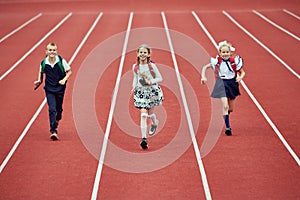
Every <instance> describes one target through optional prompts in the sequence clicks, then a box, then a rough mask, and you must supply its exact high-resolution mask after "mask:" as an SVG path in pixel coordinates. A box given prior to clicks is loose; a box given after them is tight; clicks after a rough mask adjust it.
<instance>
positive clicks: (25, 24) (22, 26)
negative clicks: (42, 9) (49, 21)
mask: <svg viewBox="0 0 300 200" xmlns="http://www.w3.org/2000/svg"><path fill="white" fill-rule="evenodd" d="M40 16H42V13H39V14H38V15H36V16H35V17H33V18H31V19H30V20H28V21H27V22H25V23H24V24H22V25H21V26H19V27H18V28H16V29H15V30H13V31H12V32H10V33H9V34H7V35H6V36H4V37H3V38H1V39H0V43H1V42H3V41H4V40H6V39H7V38H9V37H10V36H12V35H13V34H15V33H16V32H18V31H19V30H21V29H22V28H24V27H25V26H27V25H28V24H30V23H31V22H33V21H34V20H36V19H37V18H39V17H40Z"/></svg>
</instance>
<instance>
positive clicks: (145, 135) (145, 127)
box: [141, 113, 148, 138]
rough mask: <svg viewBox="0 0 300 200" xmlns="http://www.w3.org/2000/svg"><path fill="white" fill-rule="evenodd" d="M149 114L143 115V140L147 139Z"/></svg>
mask: <svg viewBox="0 0 300 200" xmlns="http://www.w3.org/2000/svg"><path fill="white" fill-rule="evenodd" d="M147 116H148V115H147V113H141V132H142V138H146V137H147Z"/></svg>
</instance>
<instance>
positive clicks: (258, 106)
mask: <svg viewBox="0 0 300 200" xmlns="http://www.w3.org/2000/svg"><path fill="white" fill-rule="evenodd" d="M192 14H193V16H194V17H195V19H196V21H197V22H198V23H199V25H200V26H201V28H202V29H203V31H204V32H205V33H206V34H207V36H208V37H209V39H210V40H211V42H212V43H213V44H214V46H215V48H216V49H218V47H217V43H216V42H215V40H214V39H213V37H212V36H211V34H210V33H209V32H208V30H207V29H206V28H205V26H204V25H203V23H202V22H201V20H200V18H199V17H198V15H197V14H196V13H195V12H194V11H192ZM240 83H241V85H242V86H243V88H244V89H245V91H246V92H247V94H248V95H249V97H250V98H251V100H252V101H253V102H254V104H255V105H256V107H257V108H258V109H259V111H260V112H261V113H262V115H263V116H264V118H265V119H266V120H267V122H268V123H269V125H270V126H271V127H272V129H273V130H274V132H275V133H276V135H277V136H278V137H279V139H280V141H281V142H282V143H283V145H284V146H285V148H286V149H287V150H288V152H289V153H290V155H291V156H292V157H293V158H294V160H295V161H296V163H297V164H298V166H300V159H299V158H298V156H297V154H296V153H295V152H294V151H293V149H292V148H291V147H290V145H289V144H288V143H287V141H286V140H285V139H284V137H283V136H282V134H281V133H280V131H279V130H278V128H277V127H276V125H275V124H274V123H273V122H272V120H271V119H270V117H269V116H268V115H267V113H266V112H265V111H264V109H263V107H262V106H261V105H260V103H259V102H258V101H257V100H256V98H255V97H254V95H253V94H252V93H251V91H250V90H249V89H248V87H247V85H246V84H245V83H244V81H241V82H240Z"/></svg>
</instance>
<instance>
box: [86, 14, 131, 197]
mask: <svg viewBox="0 0 300 200" xmlns="http://www.w3.org/2000/svg"><path fill="white" fill-rule="evenodd" d="M132 19H133V12H131V13H130V16H129V20H128V26H127V30H126V36H125V40H124V44H123V50H122V57H121V61H120V65H119V71H118V75H117V79H116V84H115V88H114V93H113V97H112V101H111V105H110V110H109V116H108V120H107V125H106V130H105V134H104V138H103V144H102V149H101V154H100V158H99V162H98V167H97V172H96V176H95V181H94V187H93V192H92V196H91V200H96V199H97V195H98V189H99V185H100V181H101V174H102V168H103V164H104V158H105V154H106V148H107V142H108V138H109V134H110V129H111V124H112V120H113V114H114V110H115V105H116V100H117V95H118V91H119V86H120V81H121V76H122V70H123V66H124V60H125V55H126V49H127V44H128V39H129V34H130V29H131V24H132Z"/></svg>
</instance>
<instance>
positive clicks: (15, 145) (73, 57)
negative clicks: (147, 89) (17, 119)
mask: <svg viewBox="0 0 300 200" xmlns="http://www.w3.org/2000/svg"><path fill="white" fill-rule="evenodd" d="M102 15H103V13H102V12H101V13H100V14H99V15H98V17H97V18H96V20H95V22H94V23H93V25H92V26H91V28H90V29H89V31H88V32H87V34H86V35H85V37H84V38H83V40H82V41H81V43H80V44H79V46H78V47H77V49H76V50H75V52H74V54H73V56H72V57H71V59H70V60H69V65H71V64H72V62H73V60H74V59H75V57H76V56H77V54H78V52H79V50H80V49H81V48H82V46H83V45H84V43H85V42H86V40H87V39H88V37H89V35H90V34H91V32H92V31H93V30H94V28H95V26H96V24H97V23H98V21H99V20H100V18H101V17H102ZM46 102H47V99H46V98H44V100H43V102H42V103H41V105H40V106H39V108H38V109H37V111H36V112H35V114H34V115H33V117H32V118H31V120H30V121H29V123H28V124H27V126H26V127H25V129H24V130H23V132H22V134H21V135H20V136H19V138H18V140H17V142H16V143H15V144H14V146H13V147H12V149H11V150H10V152H9V153H8V155H7V156H6V158H5V159H4V161H3V162H2V164H1V166H0V174H1V172H2V170H3V169H4V167H5V166H6V164H7V163H8V161H9V160H10V158H11V157H12V156H13V154H14V152H15V151H16V149H17V148H18V146H19V144H20V143H21V141H22V140H23V138H24V136H25V135H26V134H27V132H28V130H29V128H30V127H31V125H32V124H33V122H34V121H35V120H36V118H37V116H38V115H39V114H40V112H41V111H42V109H43V107H44V106H45V104H46Z"/></svg>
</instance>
